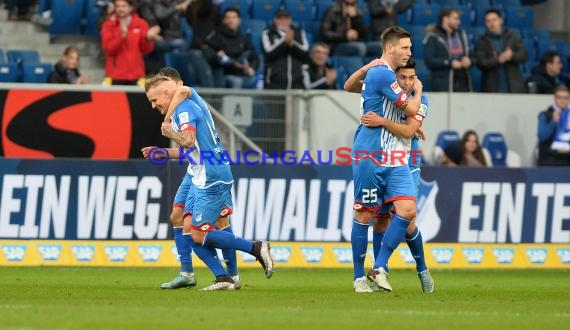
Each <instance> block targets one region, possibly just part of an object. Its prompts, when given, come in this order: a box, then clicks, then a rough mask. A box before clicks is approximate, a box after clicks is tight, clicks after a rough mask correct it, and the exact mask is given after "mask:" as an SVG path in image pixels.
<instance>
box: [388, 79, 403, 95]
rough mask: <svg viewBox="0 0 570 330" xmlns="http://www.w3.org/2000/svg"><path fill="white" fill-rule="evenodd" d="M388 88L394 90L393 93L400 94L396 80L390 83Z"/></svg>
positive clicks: (400, 90)
mask: <svg viewBox="0 0 570 330" xmlns="http://www.w3.org/2000/svg"><path fill="white" fill-rule="evenodd" d="M390 88H392V90H393V91H394V93H396V94H400V93H401V92H402V89H401V88H400V85H398V82H397V81H394V82H393V83H392V85H390Z"/></svg>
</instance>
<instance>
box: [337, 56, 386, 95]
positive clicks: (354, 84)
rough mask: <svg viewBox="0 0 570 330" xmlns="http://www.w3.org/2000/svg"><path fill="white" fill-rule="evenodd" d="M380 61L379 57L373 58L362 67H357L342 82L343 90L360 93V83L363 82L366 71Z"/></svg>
mask: <svg viewBox="0 0 570 330" xmlns="http://www.w3.org/2000/svg"><path fill="white" fill-rule="evenodd" d="M380 63H382V62H381V61H380V59H378V58H377V59H374V60H372V61H370V63H368V64H366V65H365V66H363V67H362V68H360V69H358V70H357V71H356V72H354V73H353V74H351V75H350V77H348V79H347V80H346V81H345V83H344V90H345V91H347V92H350V93H360V92H362V84H363V83H364V77H366V72H368V70H370V68H373V67H375V66H377V65H380Z"/></svg>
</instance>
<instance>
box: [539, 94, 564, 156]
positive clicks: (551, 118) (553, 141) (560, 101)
mask: <svg viewBox="0 0 570 330" xmlns="http://www.w3.org/2000/svg"><path fill="white" fill-rule="evenodd" d="M569 105H570V91H569V90H568V87H564V86H559V87H557V88H556V90H555V92H554V104H552V105H551V106H550V107H548V109H546V110H545V111H542V112H541V113H540V114H539V115H538V160H537V165H538V166H570V108H569Z"/></svg>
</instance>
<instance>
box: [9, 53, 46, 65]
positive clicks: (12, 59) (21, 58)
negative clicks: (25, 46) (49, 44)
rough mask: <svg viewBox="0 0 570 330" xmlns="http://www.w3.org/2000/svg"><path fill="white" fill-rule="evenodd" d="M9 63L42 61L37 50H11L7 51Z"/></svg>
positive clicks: (35, 62)
mask: <svg viewBox="0 0 570 330" xmlns="http://www.w3.org/2000/svg"><path fill="white" fill-rule="evenodd" d="M6 56H7V57H8V62H9V63H16V64H18V65H19V64H21V63H30V64H37V63H40V54H38V52H37V51H35V50H9V51H7V52H6Z"/></svg>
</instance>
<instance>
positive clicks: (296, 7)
mask: <svg viewBox="0 0 570 330" xmlns="http://www.w3.org/2000/svg"><path fill="white" fill-rule="evenodd" d="M285 7H286V8H287V9H288V10H289V12H290V13H291V17H292V18H293V21H294V22H297V23H301V22H311V21H313V20H314V19H315V6H314V5H313V2H312V1H304V0H296V1H286V2H285Z"/></svg>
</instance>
